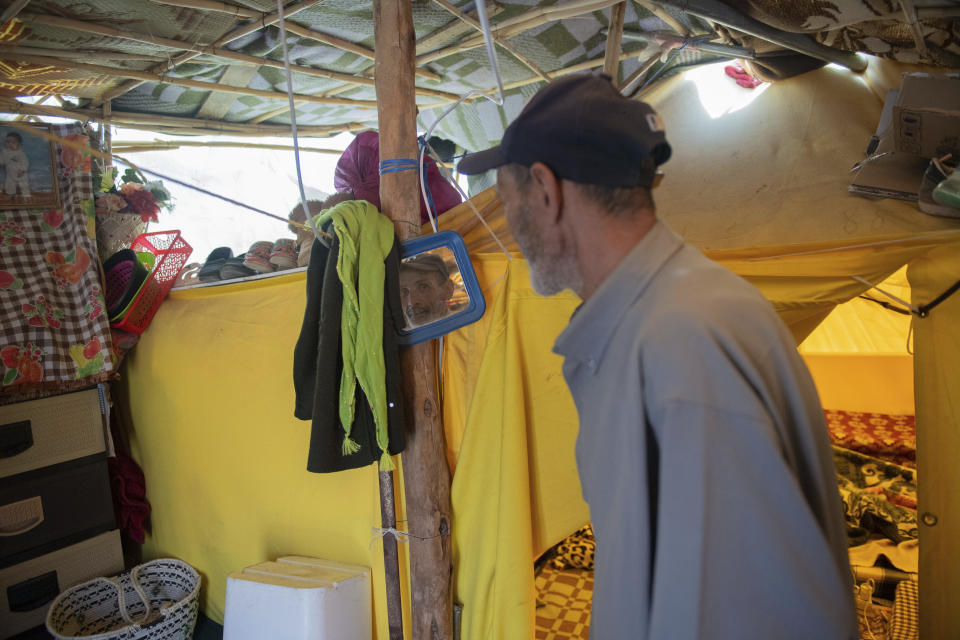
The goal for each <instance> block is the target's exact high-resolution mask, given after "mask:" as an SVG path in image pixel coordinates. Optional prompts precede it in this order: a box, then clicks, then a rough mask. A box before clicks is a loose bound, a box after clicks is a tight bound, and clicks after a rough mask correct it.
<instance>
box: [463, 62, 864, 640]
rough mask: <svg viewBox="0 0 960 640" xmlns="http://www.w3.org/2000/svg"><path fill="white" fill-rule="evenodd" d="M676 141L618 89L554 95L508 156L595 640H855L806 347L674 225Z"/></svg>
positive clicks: (598, 82)
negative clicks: (588, 552)
mask: <svg viewBox="0 0 960 640" xmlns="http://www.w3.org/2000/svg"><path fill="white" fill-rule="evenodd" d="M670 153H671V149H670V145H669V144H668V143H667V139H666V133H665V130H664V125H663V123H662V121H661V120H660V117H659V116H658V115H657V114H656V113H655V112H654V110H653V109H652V108H651V107H650V106H649V105H647V104H645V103H643V102H639V101H634V100H629V99H627V98H625V97H623V96H622V95H621V94H620V92H619V91H618V90H617V89H616V87H614V86H613V85H612V83H611V82H610V78H609V77H607V76H603V75H571V76H567V77H564V78H562V79H559V80H555V81H553V82H550V83H549V84H547V85H546V86H545V87H544V88H542V89H541V90H540V91H538V92H537V94H536V95H535V96H534V97H533V98H532V99H531V100H530V102H529V103H528V104H527V106H526V107H524V109H523V111H522V112H521V113H520V115H519V116H518V117H517V119H516V120H515V121H514V122H513V123H512V124H511V125H510V126H509V127H507V130H506V132H505V133H504V136H503V141H502V143H501V144H500V145H499V146H497V147H494V148H493V149H488V150H486V151H481V152H479V153H476V154H472V155H468V156H467V157H465V158H464V159H463V160H462V161H461V163H460V171H461V173H466V174H475V173H481V172H483V171H488V170H491V169H497V190H498V192H499V195H500V198H501V200H502V201H503V205H504V215H505V217H506V220H507V224H508V225H509V227H510V230H511V232H512V233H513V236H514V238H515V239H516V241H517V244H518V245H519V246H520V249H521V250H522V251H523V255H524V257H526V259H527V261H528V263H529V265H530V278H531V283H532V284H533V288H534V289H535V290H536V291H537V292H538V293H540V294H542V295H552V294H554V293H558V292H560V291H562V290H564V289H570V290H572V291H574V292H575V293H576V294H577V295H579V296H580V298H581V299H583V304H581V305H580V307H579V308H578V309H577V311H576V312H575V313H574V314H573V316H572V317H571V319H570V322H569V324H568V326H567V328H566V329H565V330H564V331H563V333H562V334H561V335H560V336H559V337H558V338H557V341H556V343H555V345H554V351H555V352H556V353H557V354H559V355H560V356H562V357H563V359H564V362H563V375H564V378H565V380H566V382H567V385H568V386H569V388H570V391H571V394H572V396H573V399H574V402H575V403H576V406H577V411H578V414H579V417H580V429H579V433H578V436H577V444H576V460H577V469H578V471H579V474H580V484H581V486H582V489H583V496H584V498H585V499H586V501H587V503H588V504H589V505H590V516H591V519H592V521H593V529H594V533H595V537H596V541H597V549H596V561H595V574H594V598H593V609H592V616H591V621H590V637H591V638H592V640H624V639H627V638H630V639H631V640H633V639H637V640H652V639H656V640H696V639H699V638H711V639H713V638H717V639H723V640H728V639H729V640H745V639H754V638H756V639H760V638H777V640H794V639H795V640H812V639H813V638H817V639H818V640H853V639H854V638H857V637H858V632H857V623H856V618H855V615H854V606H853V596H852V584H851V579H850V564H849V558H848V557H847V535H846V529H845V525H844V521H843V515H842V511H841V507H840V498H839V495H838V492H837V478H836V474H835V472H834V470H833V456H832V450H831V448H830V442H829V440H828V438H827V431H826V425H825V422H824V415H823V410H822V409H821V407H820V401H819V398H818V397H817V392H816V389H815V388H814V385H813V381H812V380H811V378H810V374H809V373H808V372H807V370H806V367H805V366H804V364H803V361H802V360H801V359H800V356H799V355H798V353H797V349H796V344H795V342H794V340H793V337H792V336H791V335H790V332H789V331H788V330H787V328H786V327H785V326H784V325H783V323H782V322H781V321H780V319H779V318H778V317H777V314H776V313H775V311H774V309H773V307H772V305H771V304H770V303H769V302H768V301H767V300H766V299H765V298H763V296H762V295H761V294H760V292H759V291H757V290H756V289H755V288H754V287H753V286H751V285H750V284H749V283H747V282H746V281H744V280H743V279H742V278H740V277H739V276H737V275H735V274H733V273H731V272H730V271H728V270H726V269H724V268H723V267H721V266H720V265H718V264H716V263H715V262H712V261H711V260H708V259H707V258H706V257H704V256H703V254H701V253H700V252H699V251H698V250H697V249H695V248H694V247H692V246H690V245H688V244H686V243H685V242H684V241H683V240H682V239H681V238H680V237H679V236H677V235H676V234H675V233H674V232H673V231H671V230H670V229H669V228H668V227H667V226H666V225H665V224H664V223H663V222H661V221H660V220H658V218H657V215H656V210H655V208H654V203H653V198H652V195H651V189H652V187H653V186H654V184H655V180H656V175H657V167H658V166H659V165H661V164H662V163H664V162H666V161H667V160H668V159H669V157H670Z"/></svg>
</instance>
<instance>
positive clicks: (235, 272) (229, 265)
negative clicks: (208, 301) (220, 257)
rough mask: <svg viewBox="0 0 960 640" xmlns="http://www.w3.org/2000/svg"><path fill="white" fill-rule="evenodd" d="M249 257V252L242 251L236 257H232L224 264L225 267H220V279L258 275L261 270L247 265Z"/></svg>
mask: <svg viewBox="0 0 960 640" xmlns="http://www.w3.org/2000/svg"><path fill="white" fill-rule="evenodd" d="M247 257H248V256H247V254H245V253H241V254H240V255H238V256H236V257H235V258H230V259H229V260H227V261H226V264H224V265H223V268H222V269H220V279H221V280H233V279H235V278H247V277H249V276H255V275H257V274H258V273H259V271H256V270H254V269H251V268H250V267H248V266H246V259H247Z"/></svg>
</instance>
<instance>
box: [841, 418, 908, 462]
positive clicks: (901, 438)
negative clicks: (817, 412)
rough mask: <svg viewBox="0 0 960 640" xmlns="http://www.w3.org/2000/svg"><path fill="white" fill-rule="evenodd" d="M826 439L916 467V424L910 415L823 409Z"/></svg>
mask: <svg viewBox="0 0 960 640" xmlns="http://www.w3.org/2000/svg"><path fill="white" fill-rule="evenodd" d="M824 414H825V415H826V417H827V429H828V431H829V432H830V440H831V441H833V443H834V444H835V445H837V446H840V447H843V448H844V449H851V450H853V451H857V452H859V453H863V454H866V455H869V456H873V457H875V458H880V459H881V460H886V461H888V462H892V463H894V464H899V465H901V466H904V467H910V468H911V469H916V467H917V428H916V423H915V422H914V417H913V416H911V415H891V414H886V413H861V412H857V411H838V410H824Z"/></svg>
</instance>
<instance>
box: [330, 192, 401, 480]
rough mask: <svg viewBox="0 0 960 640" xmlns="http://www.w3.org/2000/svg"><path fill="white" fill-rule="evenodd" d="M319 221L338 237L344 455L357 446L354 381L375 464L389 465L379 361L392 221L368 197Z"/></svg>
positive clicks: (383, 383)
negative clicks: (371, 432) (367, 413)
mask: <svg viewBox="0 0 960 640" xmlns="http://www.w3.org/2000/svg"><path fill="white" fill-rule="evenodd" d="M317 220H318V221H317V225H318V226H320V225H322V224H324V223H325V222H327V220H332V221H333V230H334V232H335V233H336V234H337V237H338V238H339V239H340V254H339V255H338V256H337V275H339V276H340V282H342V283H343V308H342V310H341V316H340V332H341V343H342V351H343V372H342V373H341V376H340V424H341V425H342V426H343V432H344V437H343V447H342V450H343V454H344V455H349V454H351V453H356V452H357V451H358V450H359V449H360V445H358V444H357V443H356V441H354V440H353V439H352V438H351V437H350V429H351V427H352V426H353V417H354V411H355V407H354V403H353V401H354V397H355V391H356V384H357V382H359V383H360V388H361V389H362V390H363V392H364V394H365V395H366V396H367V401H368V402H369V403H370V409H371V410H372V411H373V418H374V422H375V423H376V426H377V444H378V445H379V447H380V450H381V451H382V452H383V455H382V456H381V457H380V469H382V470H384V471H386V470H389V469H393V468H394V464H393V460H392V459H391V458H390V453H389V451H388V450H387V447H388V445H389V443H388V441H387V389H386V367H385V365H384V360H383V291H384V272H385V269H384V264H383V261H384V259H386V257H387V254H388V253H390V249H391V248H392V247H393V238H394V231H393V223H392V222H390V220H389V218H387V217H386V216H384V215H383V214H381V213H380V212H379V211H377V209H376V207H374V206H373V205H372V204H370V203H369V202H366V201H364V200H351V201H348V202H342V203H340V204H338V205H336V206H335V207H333V208H331V209H328V210H326V211H324V212H323V213H321V214H320V215H319V216H318V219H317Z"/></svg>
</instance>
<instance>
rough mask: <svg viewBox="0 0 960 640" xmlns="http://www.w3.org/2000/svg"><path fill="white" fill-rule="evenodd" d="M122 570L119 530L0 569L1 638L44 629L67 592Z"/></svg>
mask: <svg viewBox="0 0 960 640" xmlns="http://www.w3.org/2000/svg"><path fill="white" fill-rule="evenodd" d="M122 570H123V550H122V548H121V546H120V532H119V531H117V530H116V529H114V530H113V531H108V532H106V533H102V534H100V535H98V536H94V537H93V538H87V539H86V540H84V541H82V542H78V543H77V544H73V545H70V546H69V547H64V548H63V549H58V550H56V551H53V552H51V553H48V554H46V555H42V556H39V557H37V558H32V559H30V560H27V561H26V562H21V563H20V564H16V565H13V566H12V567H6V568H5V569H0V638H9V637H10V636H12V635H15V634H17V633H20V632H21V631H26V630H27V629H30V628H32V627H36V626H38V625H42V624H43V621H44V619H45V618H46V616H47V609H48V608H49V607H50V603H51V602H52V601H53V599H54V598H56V597H57V595H58V594H59V593H60V592H61V591H63V590H64V589H68V588H70V587H72V586H74V585H77V584H80V583H81V582H86V581H87V580H92V579H93V578H96V577H99V576H111V575H113V574H115V573H118V572H119V571H122Z"/></svg>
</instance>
